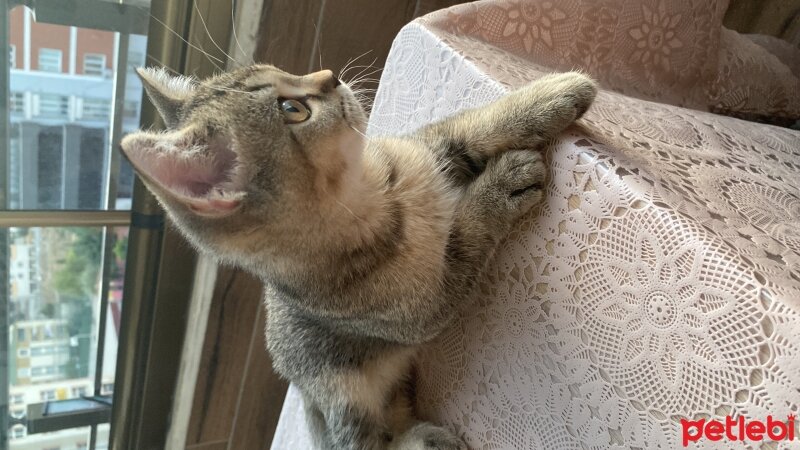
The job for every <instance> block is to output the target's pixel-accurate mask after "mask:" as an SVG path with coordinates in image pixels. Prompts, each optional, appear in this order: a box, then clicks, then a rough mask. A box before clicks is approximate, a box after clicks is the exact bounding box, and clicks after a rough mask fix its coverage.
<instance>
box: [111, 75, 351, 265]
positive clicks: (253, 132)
mask: <svg viewBox="0 0 800 450" xmlns="http://www.w3.org/2000/svg"><path fill="white" fill-rule="evenodd" d="M139 75H140V77H141V78H142V81H143V83H144V86H145V90H146V91H147V94H148V96H149V97H150V99H151V101H152V102H153V104H154V105H155V106H156V108H157V109H158V111H159V112H160V114H161V116H162V117H163V118H164V122H165V123H166V125H167V127H168V130H166V131H164V132H149V131H140V132H136V133H133V134H130V135H128V136H126V137H125V138H124V139H123V141H122V150H123V152H124V154H125V155H126V156H127V157H128V159H129V160H130V162H131V164H132V165H133V166H134V168H135V169H136V171H137V172H138V173H139V175H140V176H141V178H142V180H143V181H144V183H145V184H146V185H147V187H148V188H149V189H150V190H151V191H152V192H153V193H154V194H155V195H156V197H157V198H158V199H159V200H160V202H161V203H162V205H163V206H164V207H165V209H166V210H167V211H168V213H169V214H170V216H171V217H172V218H173V220H174V221H175V222H176V223H177V224H178V226H179V227H180V228H181V229H182V230H183V231H184V233H185V234H187V235H188V236H189V237H190V239H192V240H193V241H194V242H195V243H196V244H198V245H200V246H204V247H211V248H212V251H216V250H217V249H218V247H220V246H222V247H225V246H227V247H231V246H234V247H235V246H236V244H235V243H232V242H230V241H231V240H235V239H236V236H237V233H239V234H241V235H247V234H249V233H252V232H253V231H256V230H259V229H264V228H268V227H273V228H276V229H280V228H281V227H283V228H286V227H287V226H290V224H291V223H292V222H294V223H297V221H303V220H320V219H319V218H320V217H321V215H320V214H324V213H321V211H324V210H325V209H326V208H328V207H329V204H332V203H333V202H338V201H340V198H341V197H342V196H345V195H347V193H346V192H345V191H346V190H347V189H349V188H350V186H349V184H351V182H352V179H353V178H354V177H356V176H357V173H358V171H359V170H360V168H359V167H358V166H359V164H360V157H361V153H362V151H363V149H364V145H365V142H364V138H363V130H364V128H365V122H366V116H365V113H364V110H363V109H362V107H361V106H360V104H359V103H358V101H357V100H356V99H355V96H354V94H353V92H352V91H351V90H350V88H349V87H348V86H346V85H345V84H343V83H341V82H340V81H339V80H338V79H337V78H336V77H335V76H334V75H333V73H332V72H331V71H329V70H324V71H320V72H316V73H312V74H309V75H305V76H295V75H291V74H288V73H286V72H283V71H281V70H279V69H277V68H275V67H273V66H267V65H255V66H251V67H247V68H243V69H239V70H235V71H232V72H229V73H225V74H222V75H218V76H215V77H213V78H210V79H207V80H203V81H198V80H195V79H192V78H186V77H180V76H178V77H176V76H171V75H170V74H168V73H167V72H166V71H165V70H163V69H151V68H148V69H140V70H139ZM221 239H225V240H227V241H226V243H224V244H223V243H221V242H219V240H221ZM241 245H247V244H241ZM234 251H235V249H234Z"/></svg>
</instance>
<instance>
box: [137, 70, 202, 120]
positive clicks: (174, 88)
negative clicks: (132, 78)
mask: <svg viewBox="0 0 800 450" xmlns="http://www.w3.org/2000/svg"><path fill="white" fill-rule="evenodd" d="M136 73H138V74H139V78H141V80H142V84H143V85H144V89H145V91H146V92H147V96H148V97H149V98H150V101H151V102H152V103H153V105H154V106H155V107H156V109H158V112H159V113H160V114H161V117H162V118H163V119H164V123H165V124H166V125H167V127H169V128H174V127H175V126H177V125H178V121H179V117H180V111H181V108H182V107H183V105H184V103H186V101H187V100H188V99H189V97H191V95H192V93H193V92H194V90H195V89H196V87H197V81H196V80H195V79H193V78H190V77H184V76H181V75H170V74H169V72H167V69H164V68H156V67H140V68H138V69H136Z"/></svg>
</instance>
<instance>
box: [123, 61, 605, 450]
mask: <svg viewBox="0 0 800 450" xmlns="http://www.w3.org/2000/svg"><path fill="white" fill-rule="evenodd" d="M139 75H140V76H141V78H142V80H143V81H144V85H145V88H146V91H147V93H148V95H149V96H150V99H151V100H152V102H153V104H154V105H155V106H156V107H157V108H158V110H159V112H160V113H161V115H162V116H163V118H164V121H165V122H166V124H167V126H168V127H169V131H165V132H149V131H141V132H137V133H134V134H131V135H129V136H127V137H126V138H125V139H124V140H123V142H122V149H123V151H124V153H125V154H126V155H127V157H128V158H129V159H130V161H131V163H132V164H133V166H134V167H135V168H136V170H137V172H138V173H139V175H140V176H141V178H142V180H143V181H144V183H145V184H146V185H147V186H148V187H149V189H150V190H152V192H153V193H154V194H155V195H156V196H157V197H158V199H159V200H160V202H161V203H162V205H163V206H164V208H165V209H166V211H167V212H168V214H169V216H170V217H171V218H172V220H173V221H174V223H175V224H176V225H177V227H178V228H179V229H180V230H181V231H182V232H183V234H184V235H185V236H186V237H187V238H188V239H189V241H191V242H192V243H193V244H194V245H195V246H196V247H197V249H198V250H199V251H203V252H206V253H209V254H211V255H214V256H216V257H217V258H219V259H220V260H222V261H223V262H226V263H229V264H234V265H237V266H240V267H242V268H244V269H246V270H248V271H250V272H252V273H253V274H255V275H257V276H259V277H260V278H261V279H262V280H263V281H264V284H265V286H266V289H265V291H266V292H265V298H264V301H265V303H266V307H267V310H268V323H267V329H266V336H267V337H266V341H267V347H268V349H269V351H270V353H271V355H272V358H273V362H274V365H275V369H276V370H277V371H278V372H279V373H280V374H282V375H283V376H284V377H286V378H288V379H289V380H290V381H291V382H292V383H294V384H295V385H296V386H297V387H299V389H300V390H301V392H302V394H303V397H304V400H305V407H306V412H307V417H308V423H309V426H310V428H311V430H312V435H313V437H314V441H315V444H316V445H317V447H319V448H325V449H359V450H360V449H385V448H390V449H404V450H410V449H462V448H465V445H464V443H463V441H462V440H460V439H459V438H458V437H456V436H455V435H454V434H452V433H451V432H450V431H448V430H446V429H444V428H441V427H439V426H436V425H433V424H431V423H428V422H424V421H420V420H417V419H416V418H415V417H413V414H412V413H411V399H410V398H408V395H407V392H409V390H408V389H406V387H407V386H406V384H407V382H406V380H407V378H408V375H409V373H410V371H411V366H412V364H413V361H414V358H415V355H416V354H417V351H418V349H419V348H420V346H421V345H424V344H425V343H426V342H428V341H430V340H431V339H433V338H434V337H435V336H436V335H438V334H439V333H440V332H441V331H442V330H443V329H444V328H445V327H447V326H448V324H450V323H451V322H452V320H453V318H454V315H455V312H456V310H457V308H460V307H462V305H464V304H465V303H467V302H468V298H469V296H470V292H471V291H472V290H473V287H474V286H475V284H476V280H477V279H478V278H479V275H480V274H481V271H482V269H483V268H484V266H485V264H486V261H487V260H489V259H490V258H491V255H492V254H493V252H494V249H495V247H496V246H497V244H498V241H500V239H502V238H503V236H504V235H505V234H506V232H507V231H508V230H509V228H510V226H511V224H512V223H513V222H514V221H515V220H516V219H517V218H519V217H520V216H521V215H523V214H524V213H525V212H526V211H527V210H528V209H529V208H531V207H532V206H534V205H536V204H537V203H539V202H540V201H541V199H542V189H543V187H544V183H545V174H546V169H545V166H544V164H543V161H542V153H541V149H542V147H543V146H544V145H545V144H546V143H547V142H548V141H549V140H551V139H552V138H553V137H555V136H556V135H557V134H558V133H559V132H561V131H562V130H563V129H564V128H566V127H567V126H568V125H569V124H570V123H572V122H573V121H574V120H575V119H577V118H579V117H580V116H581V115H582V114H583V113H584V112H585V111H586V109H587V108H588V107H589V105H590V104H591V103H592V101H593V99H594V96H595V93H596V87H595V84H594V83H593V82H592V81H591V80H590V79H588V78H587V77H585V76H583V75H581V74H578V73H566V74H561V75H551V76H547V77H545V78H542V79H540V80H539V81H536V82H534V83H531V84H529V85H528V86H526V87H524V88H522V89H520V90H518V91H515V92H512V93H510V94H509V95H507V96H505V97H504V98H502V99H500V100H498V101H496V102H494V103H492V104H490V105H488V106H485V107H483V108H479V109H473V110H468V111H465V112H462V113H460V114H457V115H455V116H453V117H451V118H448V119H445V120H443V121H441V122H438V123H434V124H431V125H428V126H425V127H423V128H422V129H420V130H418V131H417V132H415V133H413V134H410V135H407V136H401V137H381V138H369V139H368V138H366V137H365V136H364V134H363V133H364V130H365V124H366V115H365V113H364V110H363V109H362V107H361V105H360V104H359V103H358V101H356V99H355V97H354V95H353V92H352V91H351V89H350V88H349V87H348V86H347V85H346V84H345V83H342V82H340V81H339V80H338V79H337V78H336V77H335V76H334V75H333V73H332V72H331V71H329V70H323V71H321V72H316V73H312V74H309V75H305V76H294V75H290V74H288V73H286V72H283V71H281V70H279V69H277V68H275V67H272V66H268V65H255V66H252V67H247V68H243V69H238V70H235V71H232V72H230V73H225V74H222V75H218V76H215V77H213V78H210V79H207V80H204V81H197V80H194V79H190V78H183V77H173V76H170V75H169V74H168V73H167V72H166V71H164V70H162V69H141V70H139Z"/></svg>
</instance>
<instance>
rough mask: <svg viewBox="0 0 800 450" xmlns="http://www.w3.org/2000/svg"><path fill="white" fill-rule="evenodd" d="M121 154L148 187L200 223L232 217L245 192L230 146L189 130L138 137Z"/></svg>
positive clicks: (127, 140) (124, 144)
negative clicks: (208, 219)
mask: <svg viewBox="0 0 800 450" xmlns="http://www.w3.org/2000/svg"><path fill="white" fill-rule="evenodd" d="M121 145H122V151H123V153H124V154H125V155H126V156H127V157H128V159H129V160H130V162H131V165H133V167H134V168H135V169H136V171H137V172H138V173H139V175H140V176H141V177H142V179H143V180H144V181H145V183H146V184H147V185H148V187H149V188H150V189H151V190H152V191H154V193H155V194H156V195H157V196H159V197H161V198H162V200H165V201H166V203H172V202H178V203H180V204H182V205H183V206H184V207H186V208H187V209H188V210H189V211H191V212H193V213H194V214H196V215H198V216H202V217H208V218H221V217H225V216H228V215H231V214H233V213H234V212H236V211H237V210H238V209H239V207H240V206H241V204H242V201H243V200H244V197H245V192H244V191H243V190H242V183H240V181H239V178H240V177H238V176H237V175H238V172H239V167H238V163H237V159H236V154H235V153H234V152H233V150H231V147H230V146H231V143H230V142H229V141H228V140H226V139H224V138H219V137H211V138H209V137H205V136H202V135H201V134H199V133H197V132H196V130H194V129H192V128H185V129H182V130H176V131H171V132H165V133H151V132H145V131H140V132H136V133H131V134H129V135H128V136H126V137H125V138H124V139H123V140H122V143H121Z"/></svg>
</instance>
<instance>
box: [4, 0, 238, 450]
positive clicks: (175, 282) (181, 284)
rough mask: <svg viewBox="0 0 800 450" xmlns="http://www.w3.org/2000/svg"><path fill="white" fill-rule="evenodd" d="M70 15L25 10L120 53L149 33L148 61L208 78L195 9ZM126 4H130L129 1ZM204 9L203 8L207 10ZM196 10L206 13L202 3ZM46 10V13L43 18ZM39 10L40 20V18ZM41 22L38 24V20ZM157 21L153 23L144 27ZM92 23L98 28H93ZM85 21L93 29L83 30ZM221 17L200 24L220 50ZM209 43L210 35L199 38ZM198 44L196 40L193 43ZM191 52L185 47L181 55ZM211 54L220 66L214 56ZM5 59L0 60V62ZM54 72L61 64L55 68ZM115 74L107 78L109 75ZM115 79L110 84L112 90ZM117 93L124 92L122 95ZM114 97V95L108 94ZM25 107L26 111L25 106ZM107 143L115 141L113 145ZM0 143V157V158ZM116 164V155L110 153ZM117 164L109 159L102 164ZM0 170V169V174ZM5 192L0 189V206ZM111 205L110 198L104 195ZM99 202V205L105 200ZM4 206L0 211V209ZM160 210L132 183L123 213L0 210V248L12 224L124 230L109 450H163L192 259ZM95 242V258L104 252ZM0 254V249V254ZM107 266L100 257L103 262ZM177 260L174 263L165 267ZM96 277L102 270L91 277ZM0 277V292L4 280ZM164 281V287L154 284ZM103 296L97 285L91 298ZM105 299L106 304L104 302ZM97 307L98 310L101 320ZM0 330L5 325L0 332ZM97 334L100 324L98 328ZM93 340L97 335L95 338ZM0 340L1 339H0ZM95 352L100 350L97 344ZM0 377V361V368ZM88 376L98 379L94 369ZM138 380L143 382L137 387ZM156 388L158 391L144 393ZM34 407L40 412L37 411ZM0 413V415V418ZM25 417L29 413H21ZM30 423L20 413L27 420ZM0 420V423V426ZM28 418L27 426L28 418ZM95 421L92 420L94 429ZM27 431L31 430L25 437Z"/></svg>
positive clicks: (83, 0) (42, 2) (109, 5)
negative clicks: (131, 38)
mask: <svg viewBox="0 0 800 450" xmlns="http://www.w3.org/2000/svg"><path fill="white" fill-rule="evenodd" d="M73 1H74V2H75V3H76V5H77V9H78V10H84V9H86V10H89V9H91V10H92V14H90V15H88V14H87V15H75V14H65V13H64V12H63V11H60V10H59V1H58V0H38V1H37V2H35V5H36V10H37V19H41V20H40V21H46V22H48V23H53V24H60V25H67V26H77V27H88V28H96V29H103V30H108V31H113V32H118V33H120V34H119V35H118V36H119V40H120V41H119V43H118V44H119V46H118V47H117V48H118V49H119V48H125V49H126V50H127V41H126V39H127V37H128V33H135V34H149V36H148V41H149V42H148V50H147V55H148V60H150V59H152V60H153V61H158V62H159V64H163V65H166V66H167V67H170V68H172V69H175V70H178V71H180V72H182V73H194V74H196V75H199V76H205V75H211V74H213V72H214V67H212V66H213V65H214V63H213V62H209V60H208V59H207V57H206V55H205V54H203V53H202V51H200V50H199V47H195V46H192V45H191V44H188V45H187V43H186V42H185V41H184V39H185V38H187V37H188V32H189V30H190V29H193V28H192V27H196V26H200V20H199V11H195V9H196V8H197V7H196V6H194V4H193V2H191V1H189V0H175V1H173V2H152V4H151V5H150V6H151V9H150V11H147V10H146V9H145V8H142V7H141V6H137V5H133V4H126V2H123V3H117V2H108V1H107V0H73ZM11 3H14V4H19V3H20V1H19V0H0V25H3V26H4V29H6V30H7V29H8V27H7V23H8V5H9V4H11ZM131 3H133V2H131ZM209 4H210V3H209ZM203 7H204V8H206V7H209V6H208V5H204V6H203ZM48 8H50V11H48V12H47V13H45V11H46V10H47V9H48ZM40 12H41V14H40ZM45 17H46V19H45ZM151 17H152V18H153V21H157V22H159V23H160V25H158V24H157V25H151V22H153V21H151ZM98 18H102V20H103V23H96V21H97V20H98ZM93 21H94V22H93ZM229 21H230V18H229V17H226V15H224V14H222V15H219V14H218V15H216V16H214V15H212V16H210V17H209V20H208V22H209V23H210V24H209V28H210V29H211V30H212V31H213V36H209V39H207V40H206V43H207V45H209V46H210V45H211V42H210V41H211V40H212V39H213V40H216V42H218V43H223V46H226V45H227V42H226V41H225V40H229V39H230V38H231V27H230V23H229ZM176 29H177V30H182V31H179V33H182V34H183V37H181V36H176V35H175V32H174V31H172V30H176ZM4 34H5V33H0V44H6V45H7V44H8V39H7V35H6V36H2V35H4ZM209 34H210V35H211V34H212V33H209ZM202 39H205V38H202ZM190 47H191V48H190ZM219 52H220V53H217V51H216V50H211V51H210V53H213V54H216V55H217V57H219V58H220V59H221V58H222V57H223V55H222V53H224V51H223V50H221V48H220V50H219ZM126 57H127V55H126V54H125V52H115V57H114V58H115V61H114V67H124V66H125V65H127V59H126ZM3 59H5V58H3ZM62 66H63V60H62ZM119 72H120V71H117V72H115V74H119ZM8 73H9V72H8V64H7V60H6V61H5V62H3V61H0V94H1V95H5V96H7V95H8V90H7V86H8V84H7V81H8V78H7V76H8ZM119 81H122V86H124V80H119V79H117V78H115V90H116V89H118V88H119V86H120V83H119ZM123 90H124V89H123ZM115 98H118V97H116V95H115ZM29 106H31V105H29ZM113 109H114V111H115V114H114V117H121V116H122V114H121V113H120V112H121V111H123V104H121V103H115V105H114V108H113ZM3 114H4V113H3V112H2V111H0V136H9V129H8V124H7V118H6V117H5V116H3ZM141 118H142V124H143V125H145V126H149V125H155V126H156V127H157V126H159V124H160V123H161V122H160V119H158V118H157V112H156V111H155V109H154V108H153V107H152V105H149V104H147V103H144V104H143V105H142V108H141ZM118 125H119V127H120V128H117V129H112V131H111V136H112V138H111V139H110V140H111V143H112V146H115V147H116V146H117V145H116V144H118V139H119V137H120V134H119V133H118V132H117V133H115V130H117V131H118V130H119V129H121V122H119V124H118ZM115 139H117V140H116V141H115ZM2 147H5V148H8V146H7V145H5V146H3V145H0V156H3V155H2V153H5V151H6V150H4V149H3V148H2ZM115 157H117V158H118V152H115ZM118 163H119V161H118V159H117V161H112V165H114V164H118ZM0 172H3V171H0ZM117 173H118V172H115V171H114V170H112V171H111V174H110V177H111V180H110V181H113V183H110V184H109V185H111V186H116V177H117ZM6 177H7V174H6V173H1V174H0V187H1V186H5V185H6V182H5V180H6V179H7V178H6ZM4 195H5V192H3V190H2V188H0V202H3V199H4ZM109 198H113V197H109ZM107 199H108V198H106V199H105V200H107ZM1 206H4V205H0V207H1ZM163 220H164V219H163V211H162V210H161V209H160V208H159V207H158V204H157V202H156V201H155V199H154V198H153V197H152V195H151V194H150V193H149V192H148V191H147V190H146V189H145V188H144V186H143V185H142V184H141V182H140V181H138V180H136V182H135V184H134V196H133V206H132V208H131V211H117V210H104V211H63V210H62V211H42V210H39V211H30V210H27V211H26V210H12V211H9V210H5V211H2V213H0V249H2V248H3V247H5V246H6V245H5V244H6V243H7V242H8V241H7V236H4V235H5V234H6V233H5V232H4V231H3V228H2V227H10V226H22V227H37V226H101V227H105V229H106V230H107V231H109V230H110V228H111V227H114V226H129V227H130V230H131V231H130V240H129V246H128V256H127V263H126V271H125V285H124V288H123V289H124V292H123V298H124V299H125V302H124V303H123V313H122V318H121V327H120V341H119V352H118V358H117V373H116V379H115V385H114V391H115V394H114V397H115V399H116V401H115V402H114V403H113V405H112V406H111V416H113V420H112V421H111V425H110V427H111V428H110V431H109V445H110V446H111V447H113V448H151V447H163V445H164V444H165V442H166V440H167V424H168V422H169V420H168V417H169V415H170V414H171V412H172V411H171V407H172V396H171V395H164V392H165V391H167V392H175V391H176V383H177V374H178V370H179V367H180V358H175V354H176V353H179V352H180V351H181V350H182V349H183V337H184V335H185V330H186V326H187V325H186V317H187V315H188V310H189V300H190V297H191V289H190V287H191V286H192V279H193V275H194V272H195V265H196V260H195V258H196V254H195V253H194V252H193V251H192V250H191V249H190V248H188V247H187V246H186V244H185V243H184V242H183V241H182V240H179V236H178V235H177V234H176V233H175V232H174V230H170V229H165V228H164V223H163ZM106 242H108V241H107V240H105V239H104V244H103V250H104V254H106V251H110V248H109V247H108V246H107V245H106ZM1 252H2V250H0V253H1ZM106 260H107V259H104V261H106ZM176 261H181V264H174V262H176ZM101 270H102V269H101ZM6 276H7V274H0V288H2V287H3V286H4V285H5V283H6V282H7V280H5V279H4V278H5V277H6ZM165 279H168V280H169V281H170V282H169V283H159V282H158V281H159V280H165ZM101 291H102V292H104V294H103V295H107V291H108V289H107V286H106V288H105V289H102V290H101ZM105 301H107V298H106V300H105ZM106 310H107V308H105V307H101V312H102V313H103V314H104V313H105V312H106ZM6 321H7V317H0V333H2V335H0V338H1V337H2V336H5V337H6V342H5V343H1V344H0V350H4V349H6V350H7V348H8V342H7V337H8V331H9V330H8V327H7V322H6ZM4 325H5V326H4ZM100 326H105V320H102V319H101V320H100ZM98 334H99V338H102V337H103V335H104V333H98ZM0 340H2V339H0ZM100 348H102V346H100ZM0 370H2V362H0ZM97 373H98V374H100V373H101V371H97ZM144 374H146V375H147V377H146V378H147V380H149V381H148V384H144V382H143V380H144V379H145V377H144V376H143V375H144ZM153 386H158V388H153ZM7 393H8V386H7V385H5V386H0V396H3V395H7ZM39 405H43V404H39ZM2 412H3V411H1V410H0V413H2ZM29 412H30V409H29ZM29 417H30V415H29ZM7 419H8V418H7V414H3V417H0V432H1V430H3V429H5V430H7V429H8V427H7V423H8V420H7ZM2 420H5V422H2ZM29 420H30V419H29ZM94 423H100V422H94ZM27 431H28V432H29V433H30V434H33V433H35V431H34V430H33V429H32V428H30V427H29V428H28V430H27ZM91 432H92V435H91V438H90V449H93V448H94V442H95V439H94V438H95V436H96V432H97V427H96V425H93V426H92V427H91ZM5 444H6V442H5V439H4V438H3V437H2V436H0V450H5Z"/></svg>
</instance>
